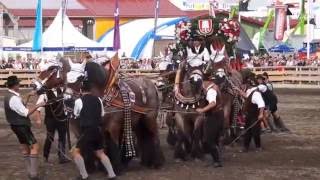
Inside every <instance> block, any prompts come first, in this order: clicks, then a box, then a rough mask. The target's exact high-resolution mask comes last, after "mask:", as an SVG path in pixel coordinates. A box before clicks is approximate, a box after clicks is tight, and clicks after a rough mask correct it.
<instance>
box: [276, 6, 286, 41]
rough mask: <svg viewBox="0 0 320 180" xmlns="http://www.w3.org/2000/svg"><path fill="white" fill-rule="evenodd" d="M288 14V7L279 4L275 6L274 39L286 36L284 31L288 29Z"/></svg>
mask: <svg viewBox="0 0 320 180" xmlns="http://www.w3.org/2000/svg"><path fill="white" fill-rule="evenodd" d="M286 15H287V7H286V6H282V5H277V6H276V7H275V25H274V39H275V40H278V41H279V40H282V39H283V37H284V31H285V30H286V24H285V23H286Z"/></svg>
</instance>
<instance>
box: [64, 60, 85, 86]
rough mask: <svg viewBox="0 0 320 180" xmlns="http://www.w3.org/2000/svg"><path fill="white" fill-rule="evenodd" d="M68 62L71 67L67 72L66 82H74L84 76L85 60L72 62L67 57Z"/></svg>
mask: <svg viewBox="0 0 320 180" xmlns="http://www.w3.org/2000/svg"><path fill="white" fill-rule="evenodd" d="M69 64H70V67H71V70H70V72H68V73H67V82H68V83H75V82H77V81H78V79H79V78H80V77H84V76H85V67H86V61H83V62H82V63H81V64H80V63H73V62H72V61H71V60H70V59H69Z"/></svg>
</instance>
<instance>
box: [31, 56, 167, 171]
mask: <svg viewBox="0 0 320 180" xmlns="http://www.w3.org/2000/svg"><path fill="white" fill-rule="evenodd" d="M58 63H59V64H60V66H52V67H50V68H49V69H48V70H46V71H43V72H41V73H40V74H39V76H38V78H37V80H35V82H37V84H38V86H40V88H38V89H39V90H38V92H43V91H45V89H52V88H54V87H57V86H60V85H64V86H68V87H69V88H73V92H77V90H79V89H76V87H78V88H79V87H81V79H82V78H78V79H77V80H76V81H75V82H73V83H71V84H70V83H68V82H67V73H70V72H72V71H71V69H72V68H70V67H71V66H70V63H69V62H68V61H66V60H65V59H63V58H61V59H60V60H59V62H58ZM119 64H120V63H119V60H118V58H117V57H116V56H115V57H114V58H113V59H112V60H111V61H108V62H106V63H104V64H102V65H98V64H96V63H94V62H87V63H86V64H85V69H84V70H83V72H86V74H87V78H88V79H89V81H90V82H91V84H92V86H93V91H94V92H93V93H95V94H97V95H99V96H100V97H103V98H102V99H103V101H104V104H105V111H106V114H105V116H104V117H103V129H104V131H105V142H106V152H107V154H108V155H109V157H110V160H111V162H112V164H113V166H114V169H115V170H116V171H120V170H121V169H122V168H121V167H122V165H126V164H127V163H128V162H129V161H130V159H131V158H133V155H134V154H131V156H125V153H127V152H128V149H126V146H125V145H124V143H123V142H124V141H125V139H124V137H125V134H124V132H125V131H128V132H129V133H130V132H131V131H133V132H134V134H132V136H131V137H129V138H131V141H134V138H135V137H136V138H137V147H136V148H137V150H138V152H139V155H140V158H141V164H142V165H144V166H148V167H154V168H158V167H160V166H162V165H163V163H164V156H163V152H162V150H161V148H160V140H159V133H158V128H157V122H156V117H157V114H158V109H159V100H158V99H157V98H156V97H158V95H157V91H156V88H155V86H154V84H153V83H152V82H151V81H150V80H148V79H145V78H135V79H123V80H119V84H120V81H121V82H122V84H123V85H124V86H125V88H126V92H127V94H122V93H121V92H123V91H125V90H123V91H120V90H119V88H118V87H117V86H116V81H117V76H116V73H117V70H118V67H119ZM71 65H72V64H71ZM58 74H59V75H58ZM79 84H80V85H79ZM125 95H128V96H130V97H127V99H128V98H129V99H130V102H129V103H128V102H126V103H124V102H123V100H122V98H123V96H125ZM132 96H134V98H132ZM124 106H129V107H124ZM123 112H126V113H127V115H128V114H129V116H130V117H129V118H130V120H131V122H129V124H128V127H131V126H132V127H131V128H127V129H124V123H125V121H124V118H125V114H124V113H123ZM70 125H71V126H72V128H73V129H74V130H75V132H76V133H77V131H79V129H78V127H77V125H76V124H74V123H71V124H70ZM133 132H132V133H133ZM126 138H128V137H126ZM125 142H127V141H125ZM133 148H134V149H131V151H133V152H134V151H135V147H133ZM133 152H130V153H133Z"/></svg>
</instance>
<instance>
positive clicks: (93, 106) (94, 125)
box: [72, 80, 116, 179]
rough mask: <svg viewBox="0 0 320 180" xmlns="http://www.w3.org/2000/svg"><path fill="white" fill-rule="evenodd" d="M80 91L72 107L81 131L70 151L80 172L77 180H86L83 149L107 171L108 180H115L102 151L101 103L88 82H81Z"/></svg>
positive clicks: (102, 111) (110, 166)
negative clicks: (89, 152) (88, 151)
mask: <svg viewBox="0 0 320 180" xmlns="http://www.w3.org/2000/svg"><path fill="white" fill-rule="evenodd" d="M81 90H82V97H81V98H79V99H77V100H76V101H75V106H74V115H75V117H76V118H77V119H78V120H79V123H80V128H81V130H80V136H79V140H78V142H77V145H76V147H75V148H74V149H73V150H72V156H73V159H74V162H75V164H76V166H77V168H78V169H79V171H80V176H79V177H78V179H88V173H87V170H86V168H85V164H84V160H83V157H82V155H81V150H80V148H83V147H85V148H90V149H92V150H93V151H94V152H95V155H96V156H97V157H98V158H99V159H100V161H101V163H102V165H103V166H104V167H105V169H106V170H107V172H108V175H109V179H115V178H116V175H115V173H114V171H113V168H112V165H111V162H110V159H109V158H108V156H107V155H106V154H105V153H104V151H103V149H104V147H103V139H104V133H103V131H102V128H101V125H102V117H103V115H104V109H103V104H102V101H101V99H100V98H99V97H97V96H95V95H93V94H92V91H93V89H92V88H91V85H90V83H89V82H88V80H85V81H84V82H83V85H82V88H81Z"/></svg>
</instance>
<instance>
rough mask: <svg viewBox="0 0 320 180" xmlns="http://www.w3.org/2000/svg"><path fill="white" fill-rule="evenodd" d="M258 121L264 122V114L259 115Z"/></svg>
mask: <svg viewBox="0 0 320 180" xmlns="http://www.w3.org/2000/svg"><path fill="white" fill-rule="evenodd" d="M258 120H259V121H263V114H261V113H260V114H259V116H258Z"/></svg>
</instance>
